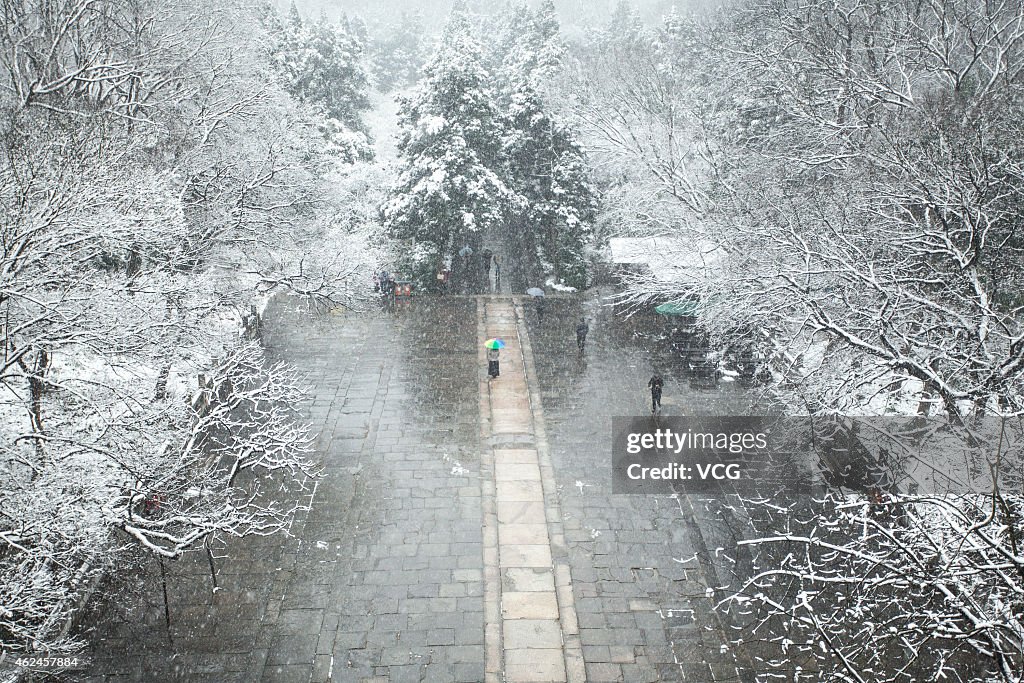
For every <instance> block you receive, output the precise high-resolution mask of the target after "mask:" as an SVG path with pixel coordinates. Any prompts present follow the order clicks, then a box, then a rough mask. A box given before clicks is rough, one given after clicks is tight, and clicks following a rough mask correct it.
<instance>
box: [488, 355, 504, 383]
mask: <svg viewBox="0 0 1024 683" xmlns="http://www.w3.org/2000/svg"><path fill="white" fill-rule="evenodd" d="M498 357H499V354H498V349H487V374H488V375H489V376H490V377H491V378H494V377H497V376H498V375H500V374H501V372H500V369H499V368H498Z"/></svg>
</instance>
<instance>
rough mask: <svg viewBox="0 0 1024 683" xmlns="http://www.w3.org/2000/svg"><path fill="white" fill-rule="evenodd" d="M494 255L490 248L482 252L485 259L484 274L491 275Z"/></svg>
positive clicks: (481, 254)
mask: <svg viewBox="0 0 1024 683" xmlns="http://www.w3.org/2000/svg"><path fill="white" fill-rule="evenodd" d="M493 255H494V252H492V251H491V250H490V249H484V250H483V251H482V252H480V256H481V257H483V259H484V275H486V276H487V277H490V276H491V257H492V256H493Z"/></svg>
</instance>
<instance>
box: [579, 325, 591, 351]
mask: <svg viewBox="0 0 1024 683" xmlns="http://www.w3.org/2000/svg"><path fill="white" fill-rule="evenodd" d="M589 332H590V325H588V324H587V319H586V318H580V324H579V325H577V326H576V346H578V347H579V349H580V352H582V351H583V347H584V345H585V344H586V343H587V333H589Z"/></svg>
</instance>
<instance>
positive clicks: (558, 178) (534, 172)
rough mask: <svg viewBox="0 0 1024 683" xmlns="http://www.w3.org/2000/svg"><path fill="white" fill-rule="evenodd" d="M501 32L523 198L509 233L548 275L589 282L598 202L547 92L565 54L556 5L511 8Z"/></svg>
mask: <svg viewBox="0 0 1024 683" xmlns="http://www.w3.org/2000/svg"><path fill="white" fill-rule="evenodd" d="M503 35H504V39H503V40H501V41H497V42H498V44H503V45H505V49H506V50H507V52H506V53H505V54H504V55H501V58H502V59H501V66H500V71H499V75H500V78H501V84H502V96H503V97H502V99H503V102H504V104H505V107H506V111H507V117H508V123H507V126H506V128H507V132H506V136H505V156H506V165H507V166H506V167H507V174H508V178H509V182H510V183H512V184H513V187H514V188H515V190H516V191H517V193H518V194H519V195H520V196H521V197H522V198H523V202H522V206H523V210H522V212H520V213H519V214H518V215H517V216H516V217H515V219H514V223H513V229H512V235H511V236H512V238H513V239H514V240H515V241H516V242H518V243H520V244H521V245H522V246H523V247H525V249H526V252H527V253H529V254H531V255H532V256H533V257H534V258H535V259H536V260H537V262H538V263H539V264H540V266H541V270H542V274H543V275H550V276H552V277H554V279H555V280H558V281H563V282H564V283H566V284H569V285H571V286H574V287H583V286H585V285H586V281H587V264H586V260H585V252H586V244H587V241H588V238H589V236H590V233H591V226H592V224H593V221H594V217H595V212H596V203H597V202H596V196H595V194H596V193H595V190H594V188H593V187H592V185H591V183H590V178H589V166H588V162H587V159H586V156H585V154H584V152H583V149H582V148H581V147H580V146H579V145H578V144H577V142H576V140H575V136H574V135H573V132H572V130H571V129H570V128H569V126H568V125H566V124H565V123H564V122H562V121H560V120H558V118H557V116H556V114H555V112H553V111H552V107H551V106H550V104H549V103H548V101H547V99H548V98H547V97H546V96H545V95H544V94H543V93H545V92H547V91H548V90H549V89H550V87H551V85H552V84H553V79H554V77H555V75H556V74H557V73H558V71H559V69H560V67H561V63H562V59H563V56H564V52H565V48H564V46H563V44H562V41H561V36H560V34H559V25H558V19H557V17H556V16H555V8H554V4H553V3H552V2H551V1H550V0H547V1H545V2H544V3H542V4H541V6H540V7H539V8H538V9H537V11H536V12H531V11H530V10H529V9H528V8H525V7H515V6H514V7H512V8H511V10H510V13H509V15H507V17H506V19H505V24H504V34H503Z"/></svg>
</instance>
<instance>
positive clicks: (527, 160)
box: [383, 2, 596, 286]
mask: <svg viewBox="0 0 1024 683" xmlns="http://www.w3.org/2000/svg"><path fill="white" fill-rule="evenodd" d="M482 31H490V32H489V33H486V34H485V35H486V38H487V41H486V42H487V44H488V45H489V49H487V50H484V49H483V48H482V46H481V44H480V39H479V38H478V36H479V35H480V33H481V32H482ZM563 55H564V46H563V44H562V41H561V37H560V35H559V33H558V23H557V20H556V19H555V17H554V8H553V5H552V4H551V3H550V2H545V3H543V4H542V5H541V7H540V8H539V9H538V10H537V11H536V12H534V11H531V10H529V9H528V8H526V7H525V6H523V5H514V6H511V7H510V8H509V9H508V10H507V11H506V12H504V13H503V14H501V15H500V17H499V21H498V22H496V23H495V24H492V25H481V24H479V23H474V22H472V21H470V19H469V18H468V17H467V16H466V14H465V12H464V11H463V10H461V9H459V8H458V7H457V8H456V10H454V11H453V13H452V16H451V18H450V20H449V23H448V25H447V27H446V28H445V32H444V36H443V37H442V42H441V45H440V47H439V49H438V52H437V54H436V55H435V56H434V59H433V60H432V62H431V63H430V64H429V65H428V67H427V68H426V70H425V74H426V75H425V78H424V80H423V82H422V83H421V84H420V86H419V88H418V89H417V91H416V93H415V94H414V95H413V96H412V97H411V98H409V99H408V100H406V101H405V102H404V105H403V113H402V116H403V118H402V125H403V133H402V137H401V141H400V144H399V149H400V152H401V153H402V159H403V166H402V168H401V170H400V176H399V180H398V183H397V184H396V186H395V187H394V189H393V191H392V198H391V200H390V201H389V202H388V203H387V204H386V205H385V206H384V207H383V215H384V217H385V220H386V221H387V222H388V224H389V225H390V226H391V229H392V231H393V234H395V235H396V236H398V237H402V238H414V239H416V240H418V241H419V243H420V250H419V251H418V259H419V264H418V265H417V266H416V267H415V268H416V270H417V272H419V273H422V274H424V275H426V276H429V272H430V269H431V268H433V267H435V266H437V265H438V264H440V263H443V262H445V260H446V259H448V260H450V259H451V257H452V256H453V255H454V254H455V253H456V252H457V251H458V250H459V249H460V248H461V247H462V246H463V245H466V244H469V245H471V246H474V247H475V246H478V245H479V244H480V243H481V240H483V239H484V234H483V233H485V232H487V231H488V230H496V231H497V232H495V233H494V234H493V235H492V236H491V238H492V239H494V238H498V239H503V240H508V242H509V243H510V244H511V245H514V246H515V247H516V248H517V249H520V250H523V251H522V253H523V254H525V255H527V258H526V259H525V260H524V265H525V266H526V267H527V268H529V267H531V264H532V265H533V267H534V268H536V269H537V270H538V275H539V276H541V277H543V276H553V277H554V278H555V279H556V280H559V281H565V282H567V283H569V284H571V285H574V286H582V285H583V284H585V282H586V278H587V273H586V265H585V262H584V253H585V242H586V236H587V234H588V231H589V227H588V226H589V224H590V223H591V222H592V221H593V219H594V214H595V209H596V199H595V193H594V191H593V188H592V186H591V185H590V183H589V180H588V177H587V176H588V167H587V163H586V160H585V155H584V153H583V150H582V148H581V147H579V146H578V145H576V143H575V142H574V140H573V137H572V135H571V133H570V131H569V129H568V128H567V127H566V126H565V125H564V124H561V123H559V122H557V121H556V120H555V115H554V114H553V113H552V112H551V111H549V109H548V107H547V105H546V104H545V101H544V96H543V95H542V94H541V88H543V87H544V86H546V85H547V84H549V83H550V82H551V80H552V77H553V76H554V74H555V73H556V72H557V71H558V69H559V67H560V64H561V61H562V59H563ZM460 217H461V220H460ZM427 261H430V263H427Z"/></svg>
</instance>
